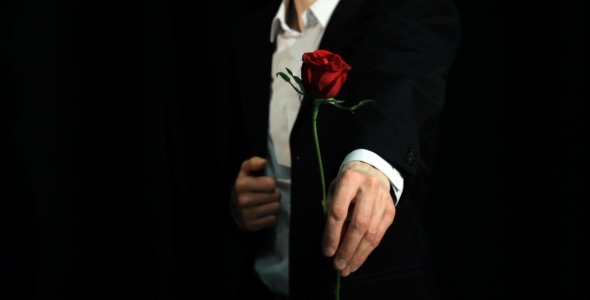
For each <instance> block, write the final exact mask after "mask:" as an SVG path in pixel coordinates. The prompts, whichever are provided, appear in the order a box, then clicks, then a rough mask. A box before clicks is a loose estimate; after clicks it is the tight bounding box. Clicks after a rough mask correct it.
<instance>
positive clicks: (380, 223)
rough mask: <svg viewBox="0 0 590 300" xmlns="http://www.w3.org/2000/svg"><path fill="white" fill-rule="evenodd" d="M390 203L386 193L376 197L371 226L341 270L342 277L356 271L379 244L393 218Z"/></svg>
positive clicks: (392, 207)
mask: <svg viewBox="0 0 590 300" xmlns="http://www.w3.org/2000/svg"><path fill="white" fill-rule="evenodd" d="M392 201H393V199H391V196H390V195H389V194H388V193H386V192H383V193H381V195H379V194H378V195H377V199H376V201H375V207H374V208H373V218H372V220H371V225H370V226H369V229H368V230H367V231H366V233H365V235H364V236H363V238H362V240H361V242H360V243H359V246H358V247H357V249H356V251H355V253H354V255H353V256H352V258H351V259H350V260H349V261H348V265H347V266H346V267H345V268H344V269H343V270H342V272H341V274H342V276H348V275H349V274H350V273H352V272H355V271H356V270H358V268H360V267H361V266H362V265H363V264H364V262H365V261H366V260H367V258H368V257H369V255H370V254H371V253H372V252H373V250H375V248H377V246H378V245H379V243H381V240H382V239H383V236H384V235H385V232H386V231H387V229H388V228H389V227H390V226H391V224H392V223H393V220H394V218H395V206H394V205H393V202H392Z"/></svg>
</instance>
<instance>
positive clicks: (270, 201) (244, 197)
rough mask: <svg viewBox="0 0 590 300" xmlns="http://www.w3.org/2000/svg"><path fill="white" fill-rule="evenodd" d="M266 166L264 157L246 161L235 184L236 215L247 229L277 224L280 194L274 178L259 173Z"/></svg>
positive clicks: (253, 229)
mask: <svg viewBox="0 0 590 300" xmlns="http://www.w3.org/2000/svg"><path fill="white" fill-rule="evenodd" d="M265 165H266V160H265V159H264V158H261V157H256V156H255V157H252V158H250V159H247V160H245V161H244V162H242V166H241V168H240V172H239V173H238V177H237V178H236V181H235V183H234V188H235V191H236V196H235V198H234V199H233V200H234V203H233V205H234V208H235V210H234V211H235V216H236V218H237V219H238V220H239V221H240V222H241V224H242V226H243V227H244V228H245V229H246V230H250V231H256V230H260V229H263V228H266V227H270V226H273V225H275V224H276V223H277V215H276V214H277V213H278V212H279V208H280V200H281V195H280V192H279V191H277V189H276V182H275V180H274V179H273V178H271V177H268V176H262V175H260V174H262V173H263V171H264V167H265Z"/></svg>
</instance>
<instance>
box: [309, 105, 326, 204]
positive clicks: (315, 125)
mask: <svg viewBox="0 0 590 300" xmlns="http://www.w3.org/2000/svg"><path fill="white" fill-rule="evenodd" d="M321 104H322V103H321V102H320V101H318V100H315V99H314V101H313V138H314V141H315V151H316V154H317V155H318V163H319V167H320V180H321V181H322V209H323V210H324V216H326V214H327V212H328V209H327V207H326V181H325V179H324V167H323V163H322V153H321V152H320V142H319V138H318V113H319V111H320V105H321Z"/></svg>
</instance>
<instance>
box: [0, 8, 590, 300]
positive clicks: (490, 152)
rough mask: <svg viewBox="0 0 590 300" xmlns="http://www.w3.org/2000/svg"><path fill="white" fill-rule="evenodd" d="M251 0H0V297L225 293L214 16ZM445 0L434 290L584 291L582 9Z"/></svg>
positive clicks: (233, 15)
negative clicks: (446, 47) (451, 58)
mask: <svg viewBox="0 0 590 300" xmlns="http://www.w3.org/2000/svg"><path fill="white" fill-rule="evenodd" d="M211 2H213V1H211ZM264 2H265V1H255V0H252V1H218V2H217V3H198V4H194V3H193V4H188V3H183V2H181V1H164V0H161V1H155V0H151V1H108V0H103V1H65V0H64V1H57V0H53V1H31V0H19V1H16V0H15V1H6V0H4V1H2V2H0V298H2V299H111V298H114V297H125V298H129V299H189V298H191V299H201V298H204V296H203V295H209V294H210V293H220V294H221V295H219V296H217V297H215V296H213V297H212V298H223V297H224V296H229V295H231V294H232V290H231V286H232V285H233V282H232V280H233V279H234V277H233V276H232V275H231V273H228V272H226V267H228V266H231V265H232V258H231V253H232V251H239V249H236V247H235V246H236V245H237V244H236V243H235V241H234V240H232V238H231V236H229V235H228V234H227V233H226V232H225V228H224V227H223V226H222V225H221V223H222V222H220V221H216V217H217V216H219V219H221V216H222V215H223V214H224V213H225V211H224V210H223V201H224V199H223V198H222V197H221V195H220V196H218V197H216V195H217V193H218V192H219V190H220V189H219V188H220V186H219V182H218V179H219V177H220V174H221V172H222V171H221V170H220V169H219V168H218V166H219V165H220V162H221V156H222V154H223V152H224V151H225V147H226V146H227V144H226V143H227V141H226V138H225V136H224V132H225V131H226V130H227V128H228V127H227V126H228V124H227V122H226V119H225V117H224V115H223V113H222V112H223V109H224V105H225V104H224V103H225V100H226V99H227V97H228V89H230V88H231V87H230V86H229V85H228V83H227V81H226V80H225V79H226V77H225V75H226V72H227V56H226V55H227V46H228V41H227V34H228V33H229V31H230V30H231V27H232V24H234V22H235V20H236V19H237V18H239V17H240V16H241V15H242V14H243V13H245V12H247V11H249V10H251V9H254V8H255V7H256V6H259V5H262V4H263V3H264ZM456 3H457V6H458V8H459V11H460V13H461V16H462V27H463V29H462V31H463V33H462V42H461V46H460V49H459V51H458V54H457V59H456V61H455V65H454V67H453V69H452V73H451V76H450V78H449V86H448V93H447V94H448V98H447V105H446V109H445V112H444V115H443V117H442V120H441V127H440V135H439V145H438V146H439V148H438V154H437V155H438V156H437V160H436V162H437V164H436V168H435V170H434V179H435V182H434V185H433V190H432V191H431V192H432V193H433V201H432V202H431V205H430V206H429V209H428V211H427V214H428V216H429V219H428V224H427V225H428V228H429V230H430V232H431V237H432V248H433V254H434V262H435V266H436V272H437V274H438V275H439V276H438V280H439V282H438V283H439V286H440V289H441V292H442V295H443V297H442V298H443V299H453V300H454V299H533V298H535V299H536V298H548V299H588V298H589V297H590V283H589V282H590V281H589V280H590V271H589V270H590V261H589V255H588V253H590V247H589V239H590V227H589V222H588V213H589V204H588V201H589V200H590V196H589V192H588V183H589V182H590V180H589V179H590V178H589V177H590V176H589V175H588V173H589V172H588V168H589V167H590V164H589V158H588V153H589V148H588V136H589V133H588V128H590V126H589V124H588V120H589V119H590V107H589V104H588V102H589V100H590V97H589V94H588V84H589V83H590V75H589V74H588V67H589V66H590V64H589V58H588V53H590V49H589V48H590V47H589V46H590V45H589V37H590V24H588V23H589V20H590V18H588V16H589V14H590V11H589V10H588V9H587V8H586V4H585V1H582V0H579V1H567V0H564V1H533V2H531V1H499V0H494V1H491V0H490V1H467V0H465V1H464V0H457V1H456ZM207 298H208V297H207Z"/></svg>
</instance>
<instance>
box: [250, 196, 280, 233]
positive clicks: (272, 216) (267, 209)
mask: <svg viewBox="0 0 590 300" xmlns="http://www.w3.org/2000/svg"><path fill="white" fill-rule="evenodd" d="M279 210H280V202H278V201H275V202H270V203H266V204H264V205H258V206H255V207H248V208H244V209H243V210H241V214H242V223H243V224H244V227H246V229H248V230H258V229H261V228H264V227H268V226H272V225H275V224H276V222H277V216H276V215H277V213H278V212H279Z"/></svg>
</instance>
